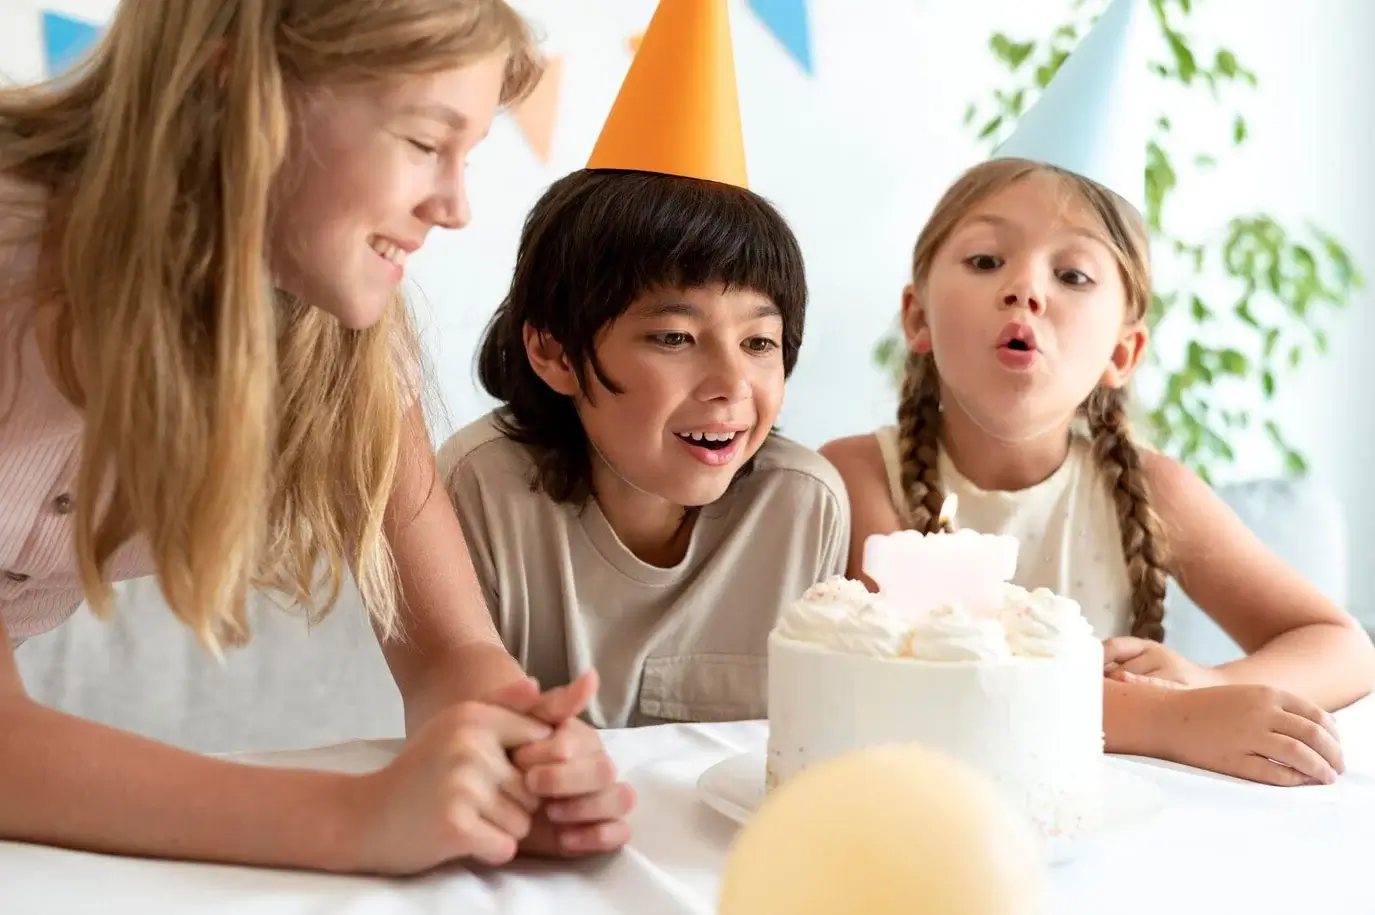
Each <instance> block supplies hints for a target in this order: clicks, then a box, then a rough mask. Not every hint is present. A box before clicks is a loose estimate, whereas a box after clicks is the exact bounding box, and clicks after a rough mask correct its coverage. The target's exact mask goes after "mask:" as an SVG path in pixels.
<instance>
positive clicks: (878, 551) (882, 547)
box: [863, 493, 1018, 618]
mask: <svg viewBox="0 0 1375 915" xmlns="http://www.w3.org/2000/svg"><path fill="white" fill-rule="evenodd" d="M958 505H959V501H958V499H957V498H956V497H955V495H954V493H951V494H950V495H949V496H946V498H945V501H944V502H943V503H942V504H941V512H940V515H939V516H938V518H937V520H938V522H939V524H940V527H941V528H942V530H941V531H940V532H938V533H934V534H925V533H922V532H920V531H898V532H897V533H893V534H874V535H872V536H870V537H869V538H868V539H866V540H865V541H864V561H863V567H864V574H865V575H867V576H869V578H871V579H872V580H873V581H874V582H875V583H876V584H877V585H878V586H879V590H880V592H881V593H882V594H883V597H884V603H885V604H887V605H888V607H889V609H890V610H892V611H893V612H895V613H898V614H901V615H902V616H906V617H911V618H917V617H920V616H924V615H925V614H927V613H930V612H931V611H932V610H935V609H937V608H939V607H944V606H949V605H951V604H959V605H961V606H963V607H964V608H965V609H966V610H968V611H969V612H971V613H974V614H976V615H981V616H982V615H987V616H992V615H996V614H997V613H998V611H999V610H1000V609H1001V607H1002V600H1003V587H1002V586H1003V583H1004V582H1006V581H1008V580H1010V579H1011V578H1012V576H1013V574H1014V573H1015V572H1016V571H1017V547H1018V544H1017V538H1015V537H1009V536H1006V535H1002V534H980V533H976V532H974V531H971V530H962V531H957V532H953V533H952V532H951V528H952V527H953V522H954V517H955V511H956V508H957V507H958Z"/></svg>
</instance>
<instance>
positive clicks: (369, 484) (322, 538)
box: [0, 0, 539, 651]
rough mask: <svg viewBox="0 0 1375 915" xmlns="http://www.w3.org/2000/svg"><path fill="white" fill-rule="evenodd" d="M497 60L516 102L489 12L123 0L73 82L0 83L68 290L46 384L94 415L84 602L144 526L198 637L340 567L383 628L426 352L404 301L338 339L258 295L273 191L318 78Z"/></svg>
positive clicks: (525, 43) (493, 12)
mask: <svg viewBox="0 0 1375 915" xmlns="http://www.w3.org/2000/svg"><path fill="white" fill-rule="evenodd" d="M493 54H503V55H505V57H506V60H507V65H506V81H505V86H504V90H503V101H505V102H510V101H512V100H514V99H516V98H519V97H520V96H522V95H523V94H525V93H527V92H528V91H529V90H530V88H531V87H532V86H533V84H534V82H535V81H536V80H537V79H538V75H539V63H538V60H537V58H536V56H535V50H534V41H533V38H532V36H531V34H530V32H529V29H528V26H527V25H526V23H525V22H524V21H523V20H522V19H521V18H520V16H519V15H518V14H517V13H516V12H515V11H514V10H513V9H512V8H511V7H510V6H508V5H507V3H505V2H503V0H387V2H377V0H216V2H210V0H205V2H200V0H198V2H188V0H130V2H125V3H123V4H121V5H120V6H119V7H118V9H117V11H116V13H115V16H114V19H113V22H112V23H111V24H110V26H109V28H108V31H107V32H106V34H105V36H104V38H103V39H102V40H101V42H100V43H99V44H98V46H97V47H96V48H95V49H94V51H93V52H92V54H91V56H90V57H89V59H88V60H86V61H85V62H84V63H83V64H82V65H81V66H80V67H79V68H78V69H77V70H75V71H74V72H73V73H71V74H69V75H67V76H64V77H63V78H62V79H61V80H59V81H55V82H50V83H47V84H42V85H37V86H31V87H23V88H9V89H5V90H3V91H0V175H10V176H13V177H14V178H16V179H18V180H19V181H21V182H27V183H29V184H32V185H35V186H39V187H41V188H44V189H46V190H47V191H48V192H49V194H50V196H51V200H50V205H49V207H48V210H47V220H46V223H47V224H46V226H45V228H44V229H43V239H42V240H43V245H42V252H43V253H42V255H41V259H40V264H39V269H38V277H37V281H36V285H35V286H34V287H33V288H32V289H31V290H30V292H31V293H33V300H34V301H35V302H38V303H39V304H45V303H54V302H56V303H58V304H60V306H61V307H60V309H59V311H58V315H59V316H58V321H57V331H56V335H57V342H58V346H57V350H58V352H59V353H60V354H62V356H63V357H70V354H71V353H72V350H73V349H74V348H75V349H76V350H77V357H76V358H77V359H78V360H79V362H80V371H79V372H77V371H76V370H75V367H74V364H73V362H72V361H71V359H70V358H67V359H66V360H65V364H64V365H63V366H62V368H61V371H60V372H59V376H60V377H59V383H60V384H62V386H63V387H65V388H67V389H68V390H69V391H70V392H72V394H73V396H74V398H75V399H77V400H78V403H79V405H80V406H81V407H82V409H83V412H84V416H85V422H86V436H85V441H84V445H83V449H82V453H81V469H80V474H79V479H78V484H77V489H76V514H75V547H76V557H77V561H78V563H79V566H80V575H81V583H82V587H83V590H84V592H85V595H86V597H87V599H88V600H90V602H91V604H92V606H93V608H95V609H96V610H97V612H100V613H108V612H109V610H110V603H111V596H112V592H111V589H110V586H109V584H108V582H107V581H106V580H105V576H104V572H103V571H102V570H103V568H104V566H105V564H106V562H107V561H108V560H109V559H110V557H111V554H112V553H113V552H114V550H115V549H116V548H117V547H118V546H119V545H120V544H121V543H123V542H124V541H125V540H127V539H128V538H129V537H131V536H132V535H134V534H135V533H138V534H141V535H142V536H144V537H145V538H146V539H147V542H148V544H149V548H150V551H151V553H152V556H153V559H154V561H155V563H156V567H157V575H158V579H159V583H160V585H161V588H162V591H163V594H164V595H165V597H166V599H167V602H168V603H169V605H170V606H171V608H172V610H173V612H174V613H175V614H176V615H177V616H178V617H179V618H180V619H181V620H182V621H183V622H184V623H185V624H186V625H188V626H189V627H190V628H191V629H192V630H194V631H195V633H196V634H197V636H198V637H199V638H200V639H201V640H202V642H203V643H205V644H206V645H207V647H208V648H210V649H211V650H212V651H218V647H219V645H220V644H221V643H222V642H227V643H230V644H237V643H242V642H244V641H246V640H247V638H248V636H249V631H248V622H247V619H246V615H245V609H246V607H245V604H246V598H247V597H248V593H249V591H250V589H252V588H254V587H266V588H270V589H273V590H278V591H281V592H283V593H285V594H287V595H289V596H291V597H293V598H294V599H295V600H296V601H297V602H298V603H300V604H302V605H308V604H310V603H311V592H312V591H313V590H314V589H313V587H312V585H313V584H314V583H315V582H316V581H317V580H318V579H317V574H318V569H319V566H320V563H321V561H322V560H323V561H324V562H325V563H326V564H327V566H328V571H327V581H328V586H329V595H328V599H327V600H326V601H325V602H324V604H323V607H322V608H320V609H318V610H317V611H316V612H315V613H314V617H315V618H318V617H320V616H323V615H324V614H325V613H328V612H329V610H330V609H331V608H332V607H333V605H334V603H335V602H336V601H337V599H338V596H339V593H340V589H341V587H342V581H343V577H344V575H345V572H346V567H347V566H351V567H352V571H353V573H354V575H355V577H356V579H357V582H358V586H359V590H360V592H361V594H362V596H363V599H364V602H365V604H366V606H367V607H368V610H369V613H370V615H371V617H372V619H373V621H374V624H375V626H376V628H377V629H378V630H379V631H380V632H381V633H382V634H383V635H384V636H391V635H394V634H395V632H396V628H397V625H396V624H397V618H398V611H397V606H398V595H397V591H398V585H397V582H396V576H395V569H394V568H393V565H392V559H391V553H390V550H389V548H388V545H387V543H386V538H385V537H384V536H383V533H382V524H383V518H384V516H385V513H386V509H387V503H388V500H389V498H390V495H391V492H392V488H393V484H394V481H395V477H396V469H397V464H398V460H399V457H400V455H399V450H400V442H401V437H402V424H403V421H404V415H405V411H406V409H407V405H408V402H409V401H408V397H407V394H408V391H407V390H405V389H404V385H403V382H402V379H400V378H399V377H398V375H399V372H398V355H399V356H400V358H401V360H402V362H403V364H406V365H410V366H414V365H415V364H418V346H417V344H416V341H415V338H414V334H413V332H412V330H411V327H410V323H409V319H408V317H407V314H406V308H405V303H404V301H402V299H401V297H400V295H397V296H395V297H394V299H393V301H392V302H391V304H390V306H389V308H388V309H387V313H386V315H385V316H384V318H383V319H382V320H381V321H380V322H379V323H378V324H377V325H376V326H374V327H371V328H369V329H367V330H363V331H353V330H348V329H345V328H344V327H342V326H341V325H340V324H339V323H338V322H337V321H335V320H334V319H333V318H332V317H331V316H329V315H327V314H325V313H323V312H321V311H320V310H318V309H316V308H313V307H311V305H310V303H308V302H302V301H299V300H296V299H294V298H292V297H289V296H286V295H284V294H282V293H281V292H279V291H276V290H274V289H273V288H272V287H271V284H270V281H269V278H268V276H267V275H266V272H265V266H264V263H265V256H264V246H265V244H266V238H265V234H266V225H267V222H268V220H269V208H270V204H269V199H270V197H271V196H272V192H273V187H274V181H275V180H276V178H277V177H278V174H279V171H280V169H281V167H282V164H283V159H284V154H285V151H286V149H287V148H288V144H289V141H290V138H291V136H290V135H291V130H292V123H291V121H292V119H291V116H290V113H291V110H292V106H293V104H294V103H295V102H297V101H298V100H300V99H301V98H302V97H303V96H304V95H305V94H306V93H308V92H310V91H311V90H312V89H316V88H319V87H327V86H329V85H332V84H337V83H339V82H342V81H381V80H385V79H390V78H395V77H400V76H407V75H420V74H428V73H432V72H438V71H442V70H445V69H448V68H452V67H455V66H464V65H467V64H470V63H474V62H476V61H478V60H481V59H484V58H487V57H488V56H490V55H493ZM34 310H35V311H36V310H37V309H36V308H35V309H34ZM78 379H79V383H78ZM97 503H103V505H100V506H98V504H97ZM102 508H103V510H99V509H102Z"/></svg>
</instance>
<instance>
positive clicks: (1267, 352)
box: [1261, 327, 1280, 360]
mask: <svg viewBox="0 0 1375 915" xmlns="http://www.w3.org/2000/svg"><path fill="white" fill-rule="evenodd" d="M1279 342H1280V329H1279V328H1278V327H1269V328H1266V330H1265V342H1264V343H1263V344H1262V345H1261V358H1263V359H1266V360H1269V358H1270V357H1271V356H1273V355H1274V354H1275V347H1276V346H1277V345H1278V344H1279Z"/></svg>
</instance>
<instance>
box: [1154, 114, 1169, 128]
mask: <svg viewBox="0 0 1375 915" xmlns="http://www.w3.org/2000/svg"><path fill="white" fill-rule="evenodd" d="M1155 126H1156V127H1158V128H1160V129H1161V130H1162V131H1168V130H1169V129H1170V119H1169V118H1167V117H1165V115H1163V114H1162V115H1161V116H1160V117H1159V118H1158V119H1157V120H1156V122H1155Z"/></svg>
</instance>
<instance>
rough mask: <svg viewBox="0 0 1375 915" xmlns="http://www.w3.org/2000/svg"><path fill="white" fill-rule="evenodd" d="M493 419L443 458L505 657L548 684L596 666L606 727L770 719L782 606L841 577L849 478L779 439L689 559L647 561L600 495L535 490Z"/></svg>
mask: <svg viewBox="0 0 1375 915" xmlns="http://www.w3.org/2000/svg"><path fill="white" fill-rule="evenodd" d="M492 419H493V418H492V416H491V415H490V414H489V415H488V416H487V417H484V418H483V419H481V420H479V421H477V422H475V423H473V424H472V425H470V426H468V427H466V428H464V429H462V430H460V431H459V432H458V433H456V434H455V435H454V436H453V437H452V438H450V439H449V440H448V441H447V442H446V443H445V444H444V446H443V447H442V448H441V449H440V453H439V467H440V473H441V474H442V478H443V479H444V480H445V481H446V484H447V488H448V491H449V497H450V499H451V500H452V501H453V503H454V506H455V508H456V509H457V511H458V516H459V520H460V521H461V522H462V523H463V531H464V534H465V535H466V536H467V538H468V546H469V549H470V550H471V551H472V555H473V562H474V564H475V565H476V567H477V574H478V579H479V580H480V582H481V583H482V589H483V594H484V596H485V597H486V599H487V605H488V607H489V608H490V610H491V613H492V617H493V619H494V620H495V622H496V625H497V629H498V631H499V632H500V633H501V638H502V640H503V642H504V643H505V645H506V649H507V650H508V651H509V652H511V654H512V655H514V656H515V658H516V659H517V660H518V661H519V662H520V663H521V665H522V666H523V667H524V668H525V671H526V673H528V674H530V675H531V676H534V677H536V678H537V679H538V680H539V682H540V685H541V686H543V687H545V688H548V687H552V686H558V685H561V684H564V683H567V682H569V681H570V680H571V679H572V678H574V677H576V676H577V675H579V674H581V673H583V672H584V671H586V670H587V669H588V668H590V667H595V668H596V669H597V673H598V674H599V676H600V677H601V689H600V691H599V693H598V695H597V697H596V698H595V699H594V700H593V701H592V703H591V705H590V707H589V708H588V712H587V717H588V720H589V721H590V722H591V723H592V724H594V725H596V726H598V727H628V726H638V725H646V724H658V723H662V722H666V721H729V720H746V719H758V718H764V717H767V714H768V707H767V697H766V684H767V679H766V671H765V664H766V660H767V640H768V635H769V631H770V630H771V629H772V627H773V624H774V621H775V619H776V618H777V615H778V611H779V610H780V609H781V608H782V607H783V606H784V605H785V604H786V603H787V602H789V601H791V600H794V599H795V598H797V597H798V596H799V595H801V594H802V592H803V591H805V590H806V589H807V588H809V587H810V586H811V585H813V584H815V583H816V582H818V581H820V580H822V579H824V578H826V577H828V576H830V575H837V574H841V573H843V572H844V570H845V560H846V553H847V551H848V546H849V536H850V523H849V504H848V501H847V499H846V496H845V489H844V483H842V482H841V479H840V474H839V473H838V472H837V471H836V470H835V468H834V467H832V466H831V465H830V463H829V462H828V461H827V460H826V459H825V458H823V457H821V456H820V455H819V454H817V453H816V452H814V451H811V450H809V449H807V448H805V447H803V446H802V445H799V444H796V443H795V442H792V441H789V440H788V439H785V438H782V437H780V436H777V435H774V436H771V437H770V438H769V439H768V440H767V441H766V442H765V444H764V446H763V447H762V448H760V450H759V454H758V455H757V457H756V460H755V466H754V470H753V472H752V473H751V474H750V475H749V476H747V477H746V478H744V479H743V480H740V481H738V482H737V483H736V484H735V485H734V486H733V487H732V488H731V490H730V491H729V492H728V493H727V494H726V495H725V496H724V497H722V498H721V499H719V500H718V501H716V502H714V503H712V504H711V505H709V506H706V507H705V508H704V509H703V510H702V514H701V516H700V517H699V518H698V519H697V522H696V524H695V526H694V528H693V531H692V540H691V543H690V545H689V547H688V550H687V553H686V555H685V556H684V558H683V560H682V561H681V562H680V563H679V564H678V565H677V566H675V567H673V568H660V567H657V566H652V565H649V564H647V563H645V562H643V561H641V560H640V559H639V558H638V557H636V556H635V555H634V554H633V553H631V552H630V550H628V549H627V548H626V547H625V545H624V544H622V543H621V541H620V539H619V538H618V537H617V536H616V533H615V532H614V531H613V530H612V529H611V526H610V524H609V523H608V522H607V520H606V517H605V516H604V515H603V514H602V512H601V509H600V507H599V506H598V505H597V502H596V500H595V499H589V500H588V501H587V502H586V503H585V504H558V503H555V502H554V501H553V500H551V499H550V498H549V497H548V496H546V495H544V494H543V493H541V492H535V491H532V487H531V481H532V480H533V478H534V476H533V475H534V464H533V462H532V461H531V459H530V454H529V452H528V450H527V449H526V448H525V446H523V445H521V444H519V443H517V442H514V441H512V440H511V439H509V438H507V437H506V436H505V435H503V434H502V433H501V431H500V430H499V429H498V428H497V427H496V426H495V424H494V423H493V421H492Z"/></svg>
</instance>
